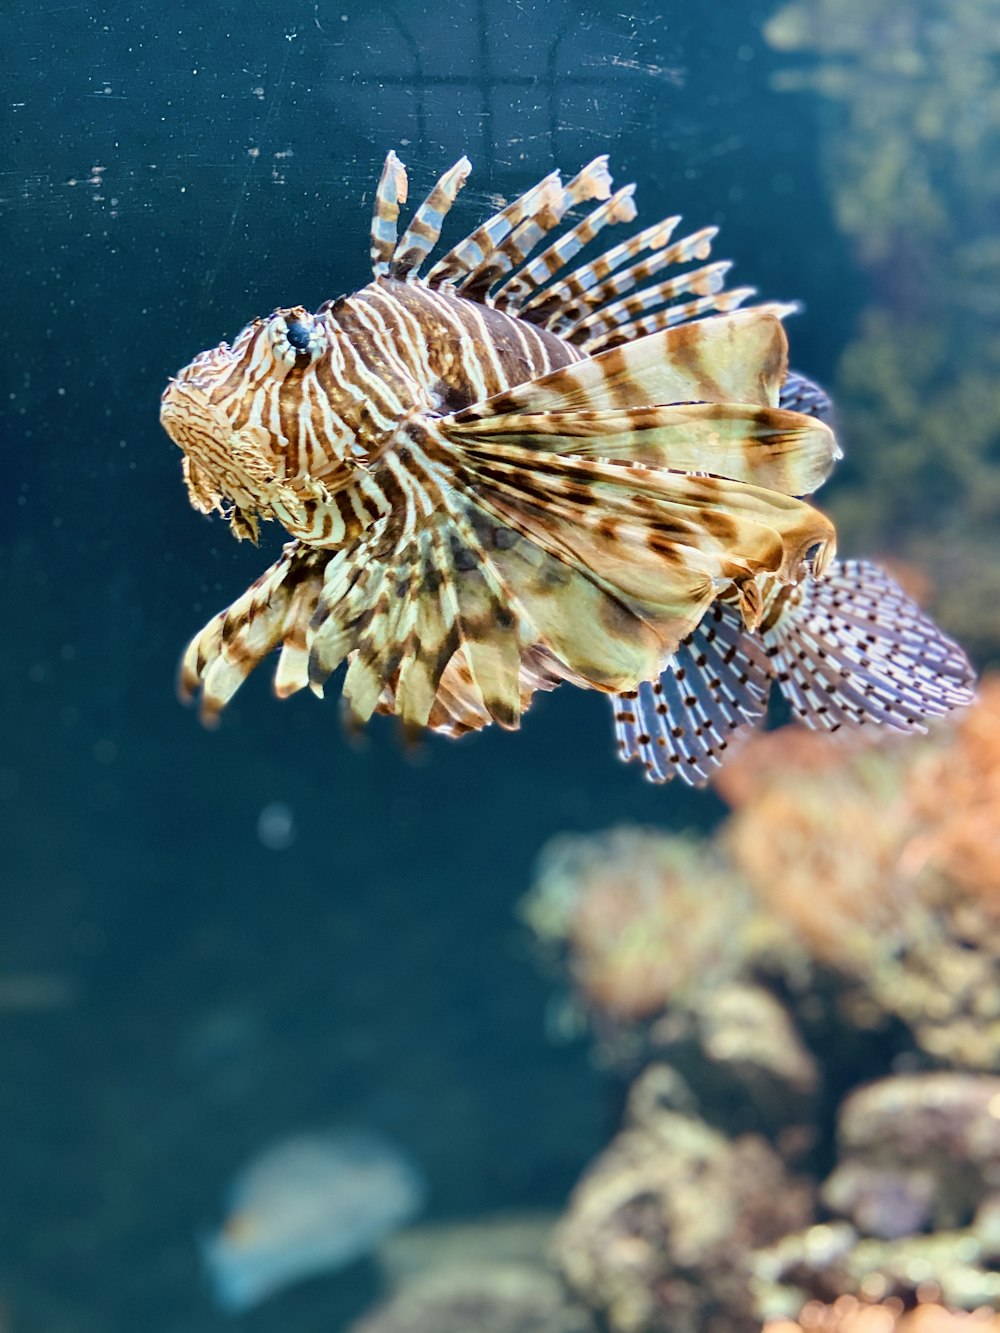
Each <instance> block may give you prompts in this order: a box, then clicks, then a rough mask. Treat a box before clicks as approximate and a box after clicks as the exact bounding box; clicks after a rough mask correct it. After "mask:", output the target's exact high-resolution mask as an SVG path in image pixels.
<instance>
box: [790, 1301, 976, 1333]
mask: <svg viewBox="0 0 1000 1333" xmlns="http://www.w3.org/2000/svg"><path fill="white" fill-rule="evenodd" d="M765 1329H766V1333H1000V1316H998V1315H996V1314H994V1313H993V1312H992V1311H989V1310H981V1311H977V1312H976V1313H974V1314H965V1313H956V1312H955V1311H953V1310H948V1309H946V1308H945V1307H944V1306H943V1305H939V1304H938V1302H937V1301H936V1300H933V1299H931V1300H924V1301H921V1302H920V1303H919V1304H918V1305H916V1306H914V1307H912V1308H907V1307H906V1306H905V1305H904V1304H903V1302H902V1301H900V1300H898V1299H890V1300H887V1301H881V1302H879V1303H878V1304H874V1303H870V1302H865V1301H859V1300H858V1299H857V1298H856V1297H854V1296H842V1297H840V1299H839V1300H837V1301H835V1302H834V1303H833V1304H832V1305H823V1304H821V1303H820V1302H819V1301H811V1302H810V1303H809V1304H808V1305H807V1306H806V1307H805V1308H804V1309H803V1310H802V1311H801V1313H800V1314H799V1316H798V1319H797V1320H791V1319H787V1320H786V1319H780V1320H779V1319H775V1320H772V1321H771V1322H770V1323H768V1324H767V1325H765Z"/></svg>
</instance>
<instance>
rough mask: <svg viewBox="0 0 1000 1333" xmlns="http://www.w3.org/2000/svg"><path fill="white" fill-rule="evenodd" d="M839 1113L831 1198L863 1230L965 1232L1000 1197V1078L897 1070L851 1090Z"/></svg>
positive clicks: (828, 1186) (827, 1191)
mask: <svg viewBox="0 0 1000 1333" xmlns="http://www.w3.org/2000/svg"><path fill="white" fill-rule="evenodd" d="M838 1119H839V1124H838V1141H839V1164H838V1166H837V1168H836V1170H835V1171H834V1172H833V1174H832V1175H831V1176H830V1178H829V1179H828V1180H827V1181H826V1183H825V1185H824V1186H823V1200H824V1202H825V1203H826V1204H827V1206H828V1207H829V1208H831V1209H832V1210H833V1211H834V1212H838V1213H841V1214H843V1215H844V1216H847V1217H849V1218H850V1219H851V1221H852V1222H853V1223H854V1225H855V1227H856V1228H857V1229H858V1230H859V1231H861V1232H863V1233H867V1234H868V1235H873V1236H879V1237H883V1238H886V1239H894V1238H896V1237H898V1236H906V1235H910V1234H912V1233H914V1232H917V1231H921V1230H923V1229H925V1228H927V1227H930V1228H933V1229H934V1230H935V1231H943V1230H949V1229H955V1228H957V1227H959V1226H963V1225H966V1224H967V1223H970V1222H971V1221H972V1219H973V1217H974V1216H975V1214H976V1212H977V1210H978V1209H979V1208H980V1206H981V1205H982V1204H983V1202H984V1201H985V1200H986V1199H987V1198H988V1197H989V1196H990V1195H991V1194H997V1195H1000V1078H991V1077H989V1076H987V1075H983V1074H978V1075H977V1074H955V1073H951V1072H945V1071H938V1072H933V1073H920V1074H906V1075H904V1074H897V1075H895V1076H894V1077H892V1078H886V1079H880V1080H878V1081H877V1082H875V1083H871V1084H869V1085H868V1086H867V1087H864V1088H860V1089H858V1090H857V1091H855V1092H853V1093H851V1095H850V1096H849V1097H848V1098H847V1099H846V1100H845V1101H844V1102H843V1103H842V1105H841V1107H840V1111H839V1117H838Z"/></svg>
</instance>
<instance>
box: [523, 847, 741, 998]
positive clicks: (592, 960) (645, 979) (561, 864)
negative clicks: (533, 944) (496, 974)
mask: <svg viewBox="0 0 1000 1333" xmlns="http://www.w3.org/2000/svg"><path fill="white" fill-rule="evenodd" d="M521 910H522V915H523V916H524V918H525V920H526V921H527V922H528V924H529V925H530V926H531V928H532V929H533V930H534V932H535V934H536V935H537V936H538V938H539V939H540V940H542V941H544V942H545V943H547V944H550V945H553V946H557V947H558V948H559V949H560V950H561V951H563V952H564V953H565V957H566V964H567V967H568V970H569V973H570V976H571V978H572V981H573V984H574V986H575V987H576V989H577V991H578V993H579V995H580V996H581V998H582V999H583V1001H584V1002H585V1004H586V1005H587V1006H588V1008H590V1009H591V1010H593V1011H595V1012H597V1013H599V1014H601V1015H603V1016H604V1017H605V1018H607V1019H610V1020H612V1021H626V1022H628V1021H634V1020H636V1019H643V1018H650V1017H652V1016H654V1015H655V1014H658V1013H661V1012H662V1011H663V1009H664V1008H665V1007H666V1005H667V1004H668V1002H670V1001H676V1000H681V999H682V998H683V997H684V996H686V995H689V994H690V993H691V992H692V991H693V990H695V989H701V988H702V987H710V986H713V985H716V984H718V983H720V982H722V981H723V980H725V979H727V978H728V977H731V976H732V975H733V974H734V973H735V971H736V970H738V968H739V967H740V966H741V963H742V956H743V952H744V940H743V934H744V931H745V930H747V929H749V928H750V927H751V926H752V924H753V915H754V913H753V900H752V898H751V897H750V896H749V895H748V894H747V893H746V891H745V890H744V889H743V887H742V886H741V885H739V884H736V883H734V881H733V878H732V876H731V874H730V873H729V872H728V869H727V867H725V865H723V864H721V863H720V861H719V859H718V857H717V856H716V855H715V853H714V852H713V851H712V850H711V849H710V848H708V847H706V846H705V845H704V844H703V843H701V842H699V841H697V840H695V839H693V838H683V837H678V838H670V839H668V838H664V837H662V836H661V835H659V834H657V833H653V832H644V831H642V830H640V829H624V828H623V829H613V830H612V831H611V832H609V833H606V834H600V835H598V836H594V837H591V836H580V837H562V838H558V839H556V840H554V841H553V842H552V843H550V844H549V845H548V846H547V847H546V849H545V851H544V852H543V854H542V857H541V859H540V862H539V867H538V874H537V876H536V880H535V885H534V887H533V889H532V891H531V893H530V894H529V895H528V896H527V898H525V900H524V902H523V904H522V909H521Z"/></svg>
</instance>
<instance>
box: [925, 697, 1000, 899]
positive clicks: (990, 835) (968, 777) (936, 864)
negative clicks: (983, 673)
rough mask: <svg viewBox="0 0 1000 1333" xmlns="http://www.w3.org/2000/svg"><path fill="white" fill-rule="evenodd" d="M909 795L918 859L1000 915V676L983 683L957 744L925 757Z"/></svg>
mask: <svg viewBox="0 0 1000 1333" xmlns="http://www.w3.org/2000/svg"><path fill="white" fill-rule="evenodd" d="M907 796H908V798H909V800H910V802H911V804H912V807H913V811H914V817H915V821H916V823H917V824H918V826H920V832H919V833H918V834H916V835H915V837H914V840H913V844H912V846H911V854H912V855H913V857H914V860H916V861H919V860H921V859H922V860H924V861H926V863H927V865H928V866H930V867H933V869H935V870H936V871H937V872H938V873H939V874H940V875H942V876H943V877H944V878H945V879H946V880H948V881H949V882H950V883H952V884H954V885H955V886H956V887H958V888H960V889H962V890H964V891H966V892H967V893H971V894H974V895H976V897H977V898H978V899H979V900H980V903H981V904H982V905H983V906H985V907H986V908H988V909H989V910H990V911H991V912H992V913H995V914H997V915H1000V676H992V677H988V678H987V679H986V680H984V681H983V683H982V686H981V688H980V695H979V700H978V702H977V703H976V705H975V707H973V708H970V709H969V710H968V712H967V713H966V714H965V715H964V717H963V718H962V719H961V721H960V722H959V724H958V726H957V728H956V730H955V733H954V737H953V739H952V740H951V743H950V744H948V745H947V746H946V747H944V748H942V749H937V750H935V751H934V752H932V753H929V754H926V755H924V756H922V761H921V762H920V763H919V764H917V765H916V767H915V768H914V770H913V772H912V774H911V775H910V778H909V781H908V783H907Z"/></svg>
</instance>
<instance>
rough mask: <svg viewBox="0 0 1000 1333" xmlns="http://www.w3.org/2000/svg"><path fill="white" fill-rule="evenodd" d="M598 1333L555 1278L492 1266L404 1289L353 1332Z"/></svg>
mask: <svg viewBox="0 0 1000 1333" xmlns="http://www.w3.org/2000/svg"><path fill="white" fill-rule="evenodd" d="M473 1329H474V1330H475V1331H476V1333H595V1330H594V1325H593V1323H592V1322H591V1319H590V1316H589V1314H588V1313H587V1311H586V1310H584V1309H583V1308H582V1307H580V1306H579V1305H574V1304H573V1303H572V1302H571V1301H570V1300H569V1299H568V1298H567V1296H566V1294H565V1292H564V1290H563V1288H562V1285H561V1284H560V1282H559V1281H558V1279H557V1278H555V1277H554V1276H553V1275H552V1274H549V1273H544V1272H542V1271H541V1270H539V1269H535V1268H525V1267H513V1266H511V1267H505V1266H502V1265H491V1266H488V1267H481V1268H476V1267H472V1268H464V1269H459V1268H450V1269H444V1270H442V1271H440V1272H437V1273H431V1274H429V1275H425V1276H424V1277H422V1278H419V1279H417V1280H415V1281H413V1282H411V1283H409V1284H407V1285H406V1286H404V1287H403V1288H402V1289H401V1290H400V1291H399V1292H397V1294H396V1295H395V1296H392V1297H391V1298H390V1299H389V1300H388V1301H386V1302H384V1304H382V1305H380V1306H378V1307H377V1308H376V1309H375V1310H373V1311H372V1312H371V1313H370V1314H367V1315H365V1316H364V1318H362V1319H360V1320H358V1321H357V1323H355V1324H353V1325H352V1326H351V1333H471V1330H473Z"/></svg>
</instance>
